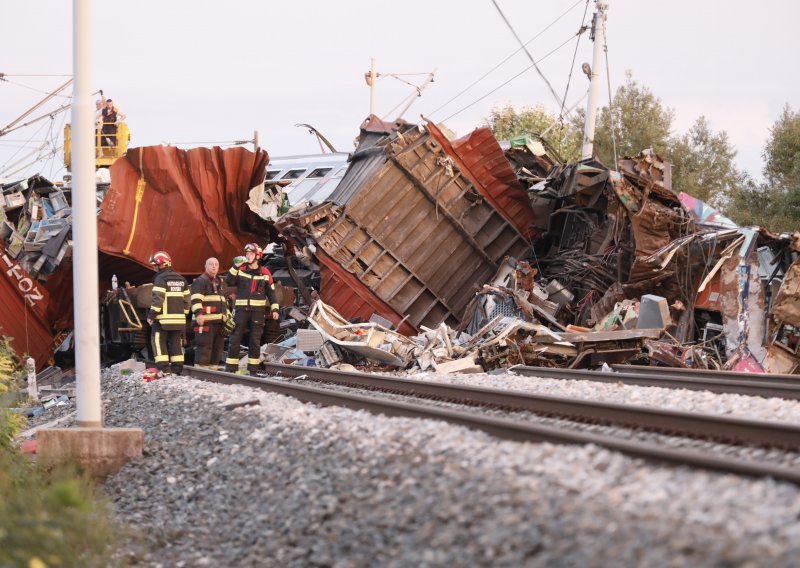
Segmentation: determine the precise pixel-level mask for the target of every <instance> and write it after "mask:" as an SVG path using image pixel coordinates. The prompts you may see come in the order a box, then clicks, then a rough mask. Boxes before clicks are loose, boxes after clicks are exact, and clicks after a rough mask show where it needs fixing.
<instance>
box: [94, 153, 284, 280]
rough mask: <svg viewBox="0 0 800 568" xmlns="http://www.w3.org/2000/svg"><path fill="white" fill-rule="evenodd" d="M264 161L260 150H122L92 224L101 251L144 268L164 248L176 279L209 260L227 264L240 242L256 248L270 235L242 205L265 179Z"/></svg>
mask: <svg viewBox="0 0 800 568" xmlns="http://www.w3.org/2000/svg"><path fill="white" fill-rule="evenodd" d="M268 161H269V157H268V156H267V153H266V152H265V151H263V150H259V151H258V153H253V152H250V151H249V150H246V149H244V148H229V149H225V150H223V149H221V148H218V147H214V148H193V149H191V150H181V149H179V148H175V147H172V146H148V147H144V148H132V149H130V150H128V153H127V154H126V155H125V156H124V157H123V158H120V159H119V160H117V161H116V162H115V163H114V165H113V166H112V167H111V188H110V189H109V191H108V194H107V195H106V197H105V199H104V201H103V203H102V212H101V213H100V217H99V220H98V243H99V248H100V250H101V251H102V252H105V253H108V254H111V255H115V256H119V257H122V258H127V259H130V260H133V261H135V262H137V263H139V264H141V265H143V266H148V260H149V259H150V255H151V254H152V253H153V252H155V251H157V250H166V251H167V252H169V254H170V255H171V256H172V258H173V267H174V268H175V270H176V271H178V272H181V273H189V274H192V273H194V274H197V273H200V272H202V270H203V264H204V262H205V259H206V258H208V257H210V256H216V257H217V258H219V260H220V264H221V265H222V266H223V267H224V266H227V264H228V263H229V262H230V260H231V259H232V258H233V257H234V256H236V255H238V254H241V250H242V247H243V246H244V245H245V244H246V243H248V242H251V241H256V242H259V243H262V244H263V243H264V241H265V240H266V239H267V238H269V235H270V234H271V233H272V229H271V226H270V225H269V224H268V223H267V222H266V221H264V220H263V219H261V218H260V217H258V216H257V215H256V214H255V213H253V212H252V211H251V210H250V209H249V208H248V207H247V205H246V204H245V202H246V201H247V199H248V196H249V192H250V189H251V188H253V187H255V186H256V185H258V184H260V183H261V182H262V181H264V175H265V171H266V169H265V168H266V165H267V163H268ZM140 179H143V180H144V190H143V191H142V192H141V197H140V199H141V203H140V204H139V206H138V211H137V206H136V205H137V204H136V198H137V186H139V185H140V184H139V181H140ZM272 234H273V235H274V233H272Z"/></svg>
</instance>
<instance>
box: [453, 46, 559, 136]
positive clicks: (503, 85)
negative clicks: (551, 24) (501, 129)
mask: <svg viewBox="0 0 800 568" xmlns="http://www.w3.org/2000/svg"><path fill="white" fill-rule="evenodd" d="M571 41H572V38H569V39H568V40H567V41H565V42H564V43H562V44H561V45H559V46H558V47H556V48H555V49H553V50H552V51H550V52H549V53H547V54H546V55H544V56H543V57H542V58H541V59H539V60H538V61H537V62H536V63H541V62H542V61H544V60H545V59H547V58H548V57H550V56H551V55H552V54H554V53H555V52H556V51H558V50H559V49H561V48H562V47H564V46H565V45H567V44H568V43H569V42H571ZM533 67H534V65H533V64H531V65H528V66H527V67H526V68H525V69H523V70H522V71H520V72H519V73H517V74H516V75H514V76H513V77H511V78H510V79H508V80H507V81H504V82H503V83H502V84H500V85H498V86H497V87H495V88H494V89H492V90H491V91H489V92H488V93H486V94H485V95H483V96H482V97H480V98H479V99H476V100H474V101H472V102H471V103H470V104H468V105H467V106H465V107H464V108H462V109H461V110H459V111H457V112H454V113H453V114H451V115H450V116H448V117H447V118H445V119H444V120H443V121H442V122H447V121H448V120H450V119H451V118H453V117H454V116H457V115H459V114H461V113H462V112H464V111H465V110H467V109H468V108H470V107H471V106H473V105H476V104H477V103H479V102H481V101H482V100H483V99H485V98H486V97H488V96H489V95H491V94H493V93H495V92H496V91H498V90H500V89H502V88H503V87H505V86H506V85H508V84H509V83H510V82H511V81H513V80H514V79H516V78H517V77H519V76H520V75H523V74H524V73H525V72H527V71H530V70H531V69H533Z"/></svg>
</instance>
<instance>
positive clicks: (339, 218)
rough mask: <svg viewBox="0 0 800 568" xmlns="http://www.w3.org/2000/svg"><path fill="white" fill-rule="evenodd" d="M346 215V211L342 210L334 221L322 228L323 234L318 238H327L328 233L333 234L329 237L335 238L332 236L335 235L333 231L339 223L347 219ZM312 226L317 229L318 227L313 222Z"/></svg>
mask: <svg viewBox="0 0 800 568" xmlns="http://www.w3.org/2000/svg"><path fill="white" fill-rule="evenodd" d="M344 217H345V215H344V211H340V212H339V215H337V216H336V218H335V219H334V220H333V222H332V223H329V224H328V225H324V226H323V228H321V229H320V231H321V234H320V236H319V239H317V240H322V239H324V238H326V237H327V235H328V234H331V236H330V237H327V238H329V239H331V240H333V236H332V235H333V231H335V230H336V228H337V227H338V226H339V225H341V224H342V223H344V220H345V219H344ZM312 227H313V228H315V229H316V228H317V227H316V226H315V225H313V224H312Z"/></svg>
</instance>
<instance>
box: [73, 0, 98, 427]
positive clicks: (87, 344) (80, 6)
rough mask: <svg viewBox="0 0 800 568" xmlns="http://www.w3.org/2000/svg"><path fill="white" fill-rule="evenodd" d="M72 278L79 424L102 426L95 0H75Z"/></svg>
mask: <svg viewBox="0 0 800 568" xmlns="http://www.w3.org/2000/svg"><path fill="white" fill-rule="evenodd" d="M72 50H73V51H72V73H73V78H74V80H75V82H74V87H73V89H74V90H73V94H72V214H73V221H72V242H73V250H72V281H73V285H74V299H75V313H74V316H75V375H76V382H77V393H76V395H77V403H78V426H81V427H87V428H91V427H102V425H103V424H102V414H101V408H100V318H99V308H98V299H99V294H98V287H97V282H98V277H97V212H96V209H97V201H96V197H95V182H94V105H92V95H91V92H92V3H91V0H72Z"/></svg>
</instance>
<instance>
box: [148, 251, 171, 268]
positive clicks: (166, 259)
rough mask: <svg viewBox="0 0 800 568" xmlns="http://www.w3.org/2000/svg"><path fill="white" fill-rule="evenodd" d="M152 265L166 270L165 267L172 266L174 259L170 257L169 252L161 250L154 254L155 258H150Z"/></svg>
mask: <svg viewBox="0 0 800 568" xmlns="http://www.w3.org/2000/svg"><path fill="white" fill-rule="evenodd" d="M150 264H152V265H153V266H157V267H158V268H164V267H165V266H172V257H171V256H170V255H169V253H168V252H165V251H163V250H160V251H158V252H155V253H153V256H151V257H150Z"/></svg>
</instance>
